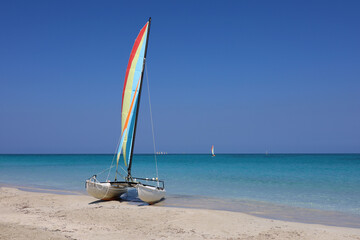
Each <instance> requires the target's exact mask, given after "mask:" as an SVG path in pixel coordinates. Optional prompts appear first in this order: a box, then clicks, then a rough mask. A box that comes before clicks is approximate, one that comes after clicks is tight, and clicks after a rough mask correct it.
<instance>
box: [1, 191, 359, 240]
mask: <svg viewBox="0 0 360 240" xmlns="http://www.w3.org/2000/svg"><path fill="white" fill-rule="evenodd" d="M0 212H1V217H0V238H1V239H29V238H34V239H49V238H50V239H104V238H106V239H130V238H134V239H226V238H233V239H271V238H274V239H321V240H323V239H360V229H359V228H347V227H334V226H325V225H320V224H305V223H297V222H289V221H281V220H272V219H266V218H261V217H256V216H252V215H248V214H245V213H240V212H230V211H221V210H207V209H192V208H178V207H160V206H148V205H144V204H138V205H136V204H135V205H134V204H131V203H130V202H126V201H96V200H95V199H94V198H92V197H90V196H86V195H61V194H53V193H39V192H27V191H21V190H18V189H16V188H9V187H1V188H0Z"/></svg>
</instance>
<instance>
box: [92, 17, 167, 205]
mask: <svg viewBox="0 0 360 240" xmlns="http://www.w3.org/2000/svg"><path fill="white" fill-rule="evenodd" d="M150 24H151V18H150V19H149V21H148V22H147V23H146V24H145V26H144V27H143V28H142V29H141V30H140V33H139V35H138V36H137V38H136V40H135V43H134V46H133V48H132V51H131V54H130V59H129V63H128V66H127V70H126V76H125V83H124V89H123V93H122V109H121V137H120V143H119V145H118V149H117V153H116V155H115V156H114V159H115V158H116V172H115V180H114V181H112V182H111V181H105V182H99V181H98V180H97V176H96V175H94V176H92V177H91V178H89V179H88V180H86V190H87V192H88V193H89V194H90V195H91V196H93V197H96V198H98V199H102V200H111V199H117V198H119V197H120V196H121V195H122V194H123V193H126V192H127V191H128V189H130V188H136V189H137V190H138V196H139V198H140V199H141V200H143V201H145V202H148V203H154V202H158V201H159V200H161V199H163V198H164V197H165V188H164V181H160V180H159V179H158V177H156V178H135V177H133V176H132V175H131V166H132V160H133V150H134V145H135V136H136V126H137V119H138V115H139V105H140V97H141V90H142V80H143V75H144V68H145V60H146V52H147V46H148V40H149V31H150ZM150 110H151V109H150ZM151 121H152V117H151ZM121 152H123V158H124V165H123V166H124V167H121V166H120V167H121V169H122V170H124V172H125V174H124V175H121V173H120V172H119V171H118V170H119V159H120V156H121ZM154 154H155V144H154ZM155 161H156V156H155ZM112 167H113V166H111V167H110V169H111V168H112ZM124 168H125V169H126V170H125V169H124ZM156 172H157V164H156ZM109 174H110V170H109ZM118 175H120V176H121V177H122V178H123V180H122V181H117V176H118ZM108 177H109V175H108ZM149 181H150V182H151V181H152V182H154V185H156V186H153V185H149V184H148V182H149ZM144 182H146V184H145V183H144ZM160 185H161V186H160Z"/></svg>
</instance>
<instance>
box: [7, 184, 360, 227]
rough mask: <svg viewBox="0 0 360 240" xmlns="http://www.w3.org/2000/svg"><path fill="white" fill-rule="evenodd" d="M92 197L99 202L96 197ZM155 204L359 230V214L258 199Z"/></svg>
mask: <svg viewBox="0 0 360 240" xmlns="http://www.w3.org/2000/svg"><path fill="white" fill-rule="evenodd" d="M1 187H7V188H15V189H18V190H20V191H26V192H34V193H50V194H57V195H82V196H89V195H88V194H87V193H86V191H85V190H84V191H71V190H65V189H56V188H52V187H47V186H42V187H40V186H35V185H29V186H24V185H22V186H20V185H14V184H8V183H2V182H0V188H1ZM93 199H94V201H96V199H95V198H93ZM121 201H122V202H127V203H128V204H130V205H136V206H139V205H144V204H145V203H143V202H142V201H141V200H140V199H138V198H137V196H136V193H129V196H127V197H125V198H122V199H121ZM155 206H158V207H166V208H182V209H202V210H210V211H212V210H219V211H228V212H234V213H236V212H237V213H243V214H248V215H251V216H255V217H260V218H265V219H270V220H281V221H288V222H295V223H305V224H322V225H326V226H335V227H350V228H359V229H360V216H359V215H355V214H350V213H343V212H339V211H327V210H319V209H310V208H300V207H295V206H287V205H281V204H274V203H269V202H261V201H255V200H236V199H226V198H216V197H206V196H195V195H174V194H170V195H167V196H166V199H165V200H163V201H161V202H159V203H156V204H155Z"/></svg>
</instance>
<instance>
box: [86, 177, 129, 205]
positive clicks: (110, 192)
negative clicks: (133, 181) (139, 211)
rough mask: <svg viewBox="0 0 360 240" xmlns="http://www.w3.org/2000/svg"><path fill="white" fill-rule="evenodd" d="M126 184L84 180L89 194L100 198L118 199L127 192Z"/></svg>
mask: <svg viewBox="0 0 360 240" xmlns="http://www.w3.org/2000/svg"><path fill="white" fill-rule="evenodd" d="M127 188H128V186H127V185H126V184H119V183H118V184H114V183H109V182H93V181H90V180H86V191H87V192H88V194H89V195H91V196H93V197H95V198H97V199H101V200H113V199H118V198H120V196H121V195H122V194H124V193H126V192H127Z"/></svg>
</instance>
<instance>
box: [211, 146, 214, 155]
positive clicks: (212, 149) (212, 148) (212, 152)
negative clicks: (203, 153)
mask: <svg viewBox="0 0 360 240" xmlns="http://www.w3.org/2000/svg"><path fill="white" fill-rule="evenodd" d="M211 154H212V155H214V145H212V146H211Z"/></svg>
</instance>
